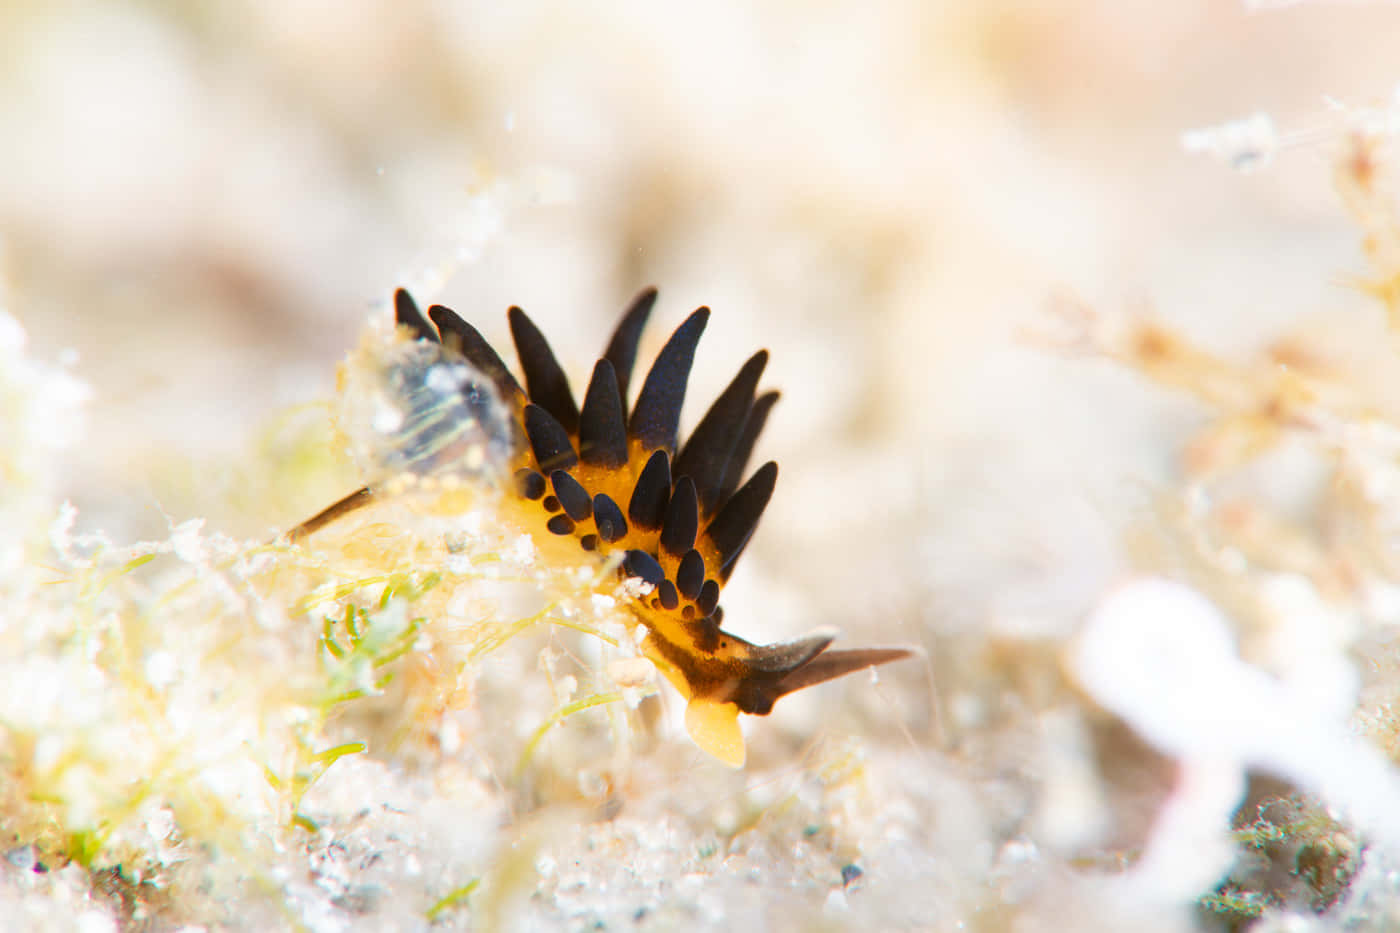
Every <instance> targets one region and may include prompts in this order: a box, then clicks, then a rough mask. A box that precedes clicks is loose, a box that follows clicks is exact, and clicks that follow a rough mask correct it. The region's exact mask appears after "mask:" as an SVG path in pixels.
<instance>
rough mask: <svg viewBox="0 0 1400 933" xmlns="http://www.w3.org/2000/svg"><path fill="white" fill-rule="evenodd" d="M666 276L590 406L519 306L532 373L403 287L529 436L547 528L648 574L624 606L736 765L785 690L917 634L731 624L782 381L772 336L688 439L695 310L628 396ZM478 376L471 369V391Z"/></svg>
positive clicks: (693, 727)
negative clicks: (759, 446) (769, 631)
mask: <svg viewBox="0 0 1400 933" xmlns="http://www.w3.org/2000/svg"><path fill="white" fill-rule="evenodd" d="M656 295H657V293H656V290H655V289H647V290H645V291H643V292H642V293H641V294H640V295H638V296H637V297H636V299H634V300H633V302H632V303H631V305H630V306H629V307H628V309H627V311H626V312H625V313H624V315H623V317H622V321H621V323H620V324H619V325H618V326H617V329H616V330H615V331H614V333H613V335H612V339H611V340H610V341H609V342H608V345H607V349H606V350H605V351H604V353H603V356H602V358H601V359H599V360H598V362H597V363H596V364H595V365H594V367H593V374H592V377H591V378H590V379H589V382H588V388H587V390H586V391H585V393H584V396H583V404H582V405H579V404H578V402H577V401H576V400H575V397H574V394H573V391H572V390H571V389H570V386H569V381H568V378H567V377H566V376H565V374H564V371H563V369H562V367H561V366H560V365H559V362H558V360H557V359H556V358H555V356H554V352H553V351H552V350H551V349H550V346H549V343H548V342H547V341H546V340H545V337H544V335H543V334H542V333H541V332H540V330H539V329H538V328H537V327H536V326H535V324H534V322H533V321H531V320H530V318H529V317H528V316H527V315H526V314H525V312H524V311H522V310H521V309H520V308H516V307H512V308H511V309H510V310H509V312H508V318H509V323H510V331H511V336H512V338H513V340H514V342H515V349H516V354H517V356H518V357H519V360H520V368H521V371H522V373H523V375H524V385H523V386H522V385H521V383H520V382H519V381H518V380H517V379H516V378H515V376H514V375H512V374H511V372H510V370H509V369H508V368H507V366H506V365H505V363H504V362H502V360H501V357H500V355H499V354H497V352H496V351H495V350H494V349H493V348H492V347H491V345H490V344H489V343H488V342H487V341H486V340H485V339H484V338H483V337H482V336H481V334H480V332H478V331H477V330H476V328H474V327H472V325H470V324H468V323H467V322H466V321H465V320H463V319H462V318H461V317H460V316H459V315H458V314H456V313H455V312H454V311H452V310H450V309H449V308H445V307H443V306H441V305H433V306H432V307H430V308H429V309H428V312H427V314H426V315H424V314H423V313H422V312H421V311H420V310H419V308H418V305H417V304H416V303H415V302H414V300H413V298H412V297H411V296H410V295H409V294H408V292H407V291H404V290H403V289H400V290H399V291H398V292H397V293H396V294H395V297H394V310H395V320H396V322H397V325H398V328H399V329H400V331H403V332H405V335H406V336H407V337H409V338H410V339H412V340H415V341H420V342H421V341H427V342H430V343H433V344H438V345H439V346H440V347H441V348H442V349H443V350H444V351H446V352H447V353H448V354H457V355H460V358H463V359H465V360H466V361H467V362H468V363H470V364H472V365H473V366H474V367H475V368H476V370H478V371H479V372H480V373H482V374H483V375H484V376H485V377H486V378H487V379H488V380H489V381H490V382H491V384H492V386H493V388H494V390H495V393H496V394H497V395H499V397H500V399H501V400H503V401H504V402H505V404H506V407H507V409H508V410H509V411H510V412H511V413H512V416H513V430H514V431H515V432H516V433H517V434H518V435H519V436H520V437H521V438H523V440H524V441H525V442H524V443H521V444H520V445H519V449H518V451H517V452H516V453H515V454H514V462H512V463H511V465H510V469H511V470H512V471H513V482H512V484H511V487H512V488H511V489H510V494H511V495H513V496H514V497H516V499H517V502H518V504H519V505H521V506H523V507H525V508H527V509H528V510H529V511H530V513H531V514H532V516H533V521H534V524H535V525H536V526H537V527H536V531H537V533H539V534H541V535H543V534H548V535H553V536H559V537H561V538H572V539H573V540H575V541H576V542H577V543H578V546H579V547H580V548H581V549H582V550H584V551H589V552H593V553H595V554H598V555H603V556H605V555H610V554H620V555H621V560H620V565H619V567H620V569H619V573H620V574H621V575H622V576H623V577H636V578H640V579H641V581H643V583H644V584H646V586H647V587H649V589H647V588H642V589H643V595H640V596H637V597H636V598H635V599H633V600H630V601H629V603H628V609H629V610H630V612H631V613H632V614H633V615H634V616H635V618H636V620H637V621H638V622H639V623H640V624H641V625H642V626H643V627H644V628H645V630H646V635H645V637H644V639H643V640H642V646H641V647H642V650H643V652H644V653H645V654H646V656H647V657H648V658H649V659H650V660H651V661H652V662H653V663H654V664H655V665H656V666H657V668H658V669H659V670H660V671H661V672H662V673H663V674H664V675H665V676H666V678H667V680H669V681H670V682H671V683H672V684H673V685H674V686H675V688H676V689H677V690H678V691H679V692H680V693H681V695H682V696H683V697H684V698H685V699H686V700H687V706H686V712H685V724H686V729H687V731H688V732H689V733H690V736H691V738H692V739H693V740H694V741H695V743H696V744H697V745H698V746H699V747H700V748H702V749H703V750H705V751H706V752H708V753H710V754H711V755H713V756H714V757H716V758H718V759H719V760H721V761H723V762H725V763H726V764H728V765H730V766H732V767H736V768H737V767H740V766H742V765H743V763H744V759H745V748H744V739H743V733H742V732H741V731H740V728H739V721H738V719H739V714H740V713H751V714H755V715H760V716H761V715H766V714H767V713H769V712H770V711H771V710H772V709H773V704H774V703H775V702H776V701H777V700H778V699H779V698H780V697H782V696H784V695H785V694H788V693H792V692H793V691H794V690H799V689H801V688H803V687H808V686H812V685H813V684H819V683H822V682H823V681H827V680H831V679H832V678H834V677H840V676H841V675H843V674H848V673H851V672H853V671H858V670H862V669H864V668H868V667H873V666H875V665H878V664H884V663H886V662H889V661H895V660H898V659H900V658H905V657H909V656H910V655H911V654H912V653H913V652H912V651H911V650H910V649H908V648H900V647H892V648H863V649H855V650H836V651H831V650H827V649H828V647H829V646H830V645H831V643H832V641H833V639H834V638H835V632H834V631H831V630H819V631H816V632H813V633H812V634H810V635H808V636H806V637H804V638H799V639H796V640H794V641H789V642H782V643H779V644H772V645H756V644H753V643H752V642H748V641H745V640H744V639H742V638H740V637H738V636H737V635H734V634H731V633H730V632H727V631H725V630H724V629H722V628H721V627H720V622H721V619H722V618H723V612H722V610H721V609H720V605H719V599H720V591H721V589H722V588H723V586H724V584H725V583H726V582H727V581H728V580H729V577H730V575H731V574H732V573H733V572H734V567H735V564H736V563H737V562H738V560H739V557H740V555H742V554H743V552H744V548H745V547H746V546H747V544H748V542H749V538H750V537H751V536H752V534H753V532H754V528H755V527H756V526H757V525H758V521H759V518H760V517H761V516H762V515H763V511H764V509H765V508H766V507H767V505H768V501H769V498H770V497H771V496H772V494H773V486H774V483H775V482H776V480H777V477H778V465H777V464H776V463H774V462H772V461H769V462H768V463H765V464H763V465H762V466H761V467H759V468H758V469H757V470H755V471H754V472H753V473H752V475H750V476H749V477H748V478H747V480H745V481H744V482H743V483H742V484H741V483H740V480H741V479H743V477H744V472H745V470H746V468H747V465H748V461H749V458H750V456H751V454H752V452H753V449H754V445H755V442H756V441H757V440H758V435H759V433H760V432H761V431H762V430H763V427H764V424H765V422H766V421H767V419H768V414H769V412H770V410H771V409H772V407H773V404H774V403H775V402H776V401H777V400H778V393H777V392H772V391H770V392H765V393H763V394H758V383H759V379H760V377H761V376H762V374H763V370H764V367H765V365H766V364H767V362H768V353H767V351H766V350H760V351H758V352H757V353H755V354H754V355H753V356H751V357H750V358H749V360H748V361H747V362H746V363H745V364H744V365H743V366H742V367H741V368H740V370H739V373H738V375H736V376H735V377H734V379H733V381H732V382H730V383H729V386H728V387H727V388H726V389H725V390H724V391H723V392H721V393H720V395H719V398H717V399H716V400H715V402H714V404H712V405H711V406H710V409H709V411H708V412H707V413H706V414H705V416H704V417H703V418H702V419H701V420H700V423H699V424H698V425H697V426H696V428H695V430H694V431H692V432H691V434H690V436H689V437H688V438H687V439H686V440H685V442H684V443H683V444H682V443H680V442H679V438H678V437H677V434H678V429H679V425H680V414H681V405H682V402H683V401H684V399H685V393H686V383H687V382H688V380H689V376H690V370H691V364H692V362H693V360H694V357H695V349H696V345H697V344H698V342H699V340H700V335H701V333H702V332H703V331H704V329H705V324H706V323H707V321H708V320H709V316H710V311H709V309H708V308H704V307H702V308H699V309H697V310H696V311H694V312H693V313H691V314H690V316H689V317H687V318H686V319H685V320H684V321H683V322H682V323H681V325H680V326H679V327H677V328H676V330H675V332H674V333H673V334H672V335H671V337H670V339H669V340H667V341H666V343H665V345H664V346H663V347H662V348H661V352H660V353H659V354H658V356H657V357H656V360H655V362H654V363H653V364H652V367H651V369H650V371H649V372H648V373H647V377H646V379H645V381H644V382H643V384H642V388H641V391H640V392H639V393H638V394H637V397H636V401H635V403H633V404H631V405H630V406H629V404H628V395H629V393H628V388H629V384H630V382H631V375H632V370H633V366H634V363H635V361H636V355H637V346H638V342H639V340H640V338H641V334H642V329H643V328H644V327H645V325H646V322H647V319H648V317H650V315H651V311H652V307H653V306H654V305H655V303H656ZM477 390H478V387H475V386H473V385H472V384H470V383H467V384H465V385H463V386H462V389H461V391H463V392H464V393H470V392H474V391H477ZM374 497H375V493H374V491H373V490H372V489H371V488H370V487H368V486H367V487H365V488H362V489H360V490H358V491H356V492H354V493H351V494H350V495H349V496H347V497H345V498H344V499H342V500H340V501H339V502H337V503H336V504H334V505H332V506H330V507H329V508H327V509H325V510H324V511H322V512H321V513H319V514H318V515H316V516H314V517H312V518H310V519H308V520H307V521H305V522H303V523H302V524H301V525H299V526H297V527H296V528H295V529H293V530H292V531H291V532H289V533H288V538H290V539H291V540H292V541H297V540H300V539H302V538H305V537H306V536H307V535H309V534H311V533H312V532H314V531H316V530H317V529H318V528H321V527H322V526H324V525H326V524H327V523H329V522H331V521H333V520H335V519H337V518H339V517H340V516H342V515H344V514H346V513H348V512H350V511H353V510H355V509H357V508H359V507H361V506H364V505H367V504H369V503H370V502H371V501H373V499H374Z"/></svg>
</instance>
